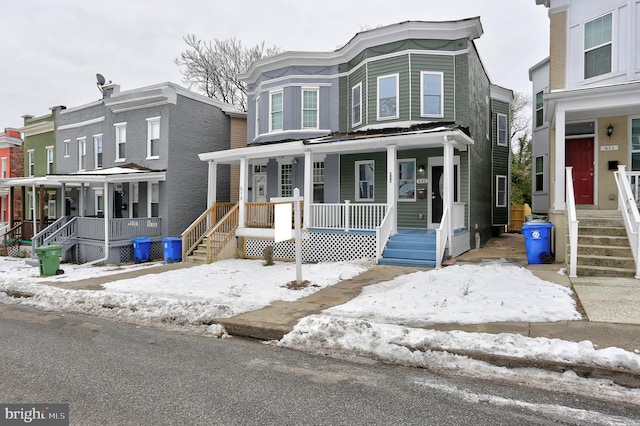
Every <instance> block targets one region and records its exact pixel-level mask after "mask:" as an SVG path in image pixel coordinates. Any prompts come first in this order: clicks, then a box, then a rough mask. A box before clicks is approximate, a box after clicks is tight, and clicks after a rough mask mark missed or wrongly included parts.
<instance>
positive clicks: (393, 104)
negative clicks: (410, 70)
mask: <svg viewBox="0 0 640 426" xmlns="http://www.w3.org/2000/svg"><path fill="white" fill-rule="evenodd" d="M398 78H399V74H393V75H385V76H381V77H378V120H388V119H392V118H398V117H399V115H398V110H399V104H398V101H399V99H398V98H399V96H398Z"/></svg>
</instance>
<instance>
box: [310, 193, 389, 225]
mask: <svg viewBox="0 0 640 426" xmlns="http://www.w3.org/2000/svg"><path fill="white" fill-rule="evenodd" d="M311 213H312V214H311V217H312V218H313V222H312V225H311V226H312V227H314V228H321V229H339V230H344V231H350V230H363V231H373V230H375V229H376V227H378V226H380V225H381V224H382V222H383V220H384V218H385V215H386V213H387V205H386V204H373V203H359V204H352V203H351V202H350V201H349V200H346V201H345V202H344V203H336V204H333V203H327V204H312V205H311Z"/></svg>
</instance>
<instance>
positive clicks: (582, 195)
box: [565, 138, 593, 204]
mask: <svg viewBox="0 0 640 426" xmlns="http://www.w3.org/2000/svg"><path fill="white" fill-rule="evenodd" d="M565 147H566V159H565V164H566V165H567V167H573V191H574V193H575V196H576V204H593V138H580V139H567V140H566V143H565Z"/></svg>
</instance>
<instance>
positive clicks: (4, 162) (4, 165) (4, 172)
mask: <svg viewBox="0 0 640 426" xmlns="http://www.w3.org/2000/svg"><path fill="white" fill-rule="evenodd" d="M7 177H8V176H7V157H2V179H6V178H7Z"/></svg>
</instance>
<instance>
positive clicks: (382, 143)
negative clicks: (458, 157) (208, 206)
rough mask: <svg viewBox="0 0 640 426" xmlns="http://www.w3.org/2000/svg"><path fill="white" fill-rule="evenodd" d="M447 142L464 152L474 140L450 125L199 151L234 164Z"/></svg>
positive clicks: (206, 158)
mask: <svg viewBox="0 0 640 426" xmlns="http://www.w3.org/2000/svg"><path fill="white" fill-rule="evenodd" d="M447 142H450V143H453V144H454V146H455V147H456V148H457V149H459V150H461V151H464V150H466V149H467V146H469V145H473V143H474V142H473V139H471V138H470V137H469V136H467V135H466V134H465V133H464V132H463V131H461V130H457V129H455V130H454V129H451V128H445V127H442V128H435V129H430V130H418V131H414V132H402V133H390V134H384V133H382V132H381V133H379V134H366V135H357V136H353V135H351V136H348V137H347V136H345V139H341V138H337V137H335V136H328V137H323V138H319V139H313V140H304V141H303V140H299V141H293V142H282V143H274V144H268V145H259V146H250V147H244V148H236V149H230V150H226V151H216V152H206V153H202V154H198V157H199V158H200V160H202V161H213V162H216V163H221V164H232V163H237V162H239V161H240V159H242V158H244V159H247V160H252V159H260V158H274V157H281V156H293V155H303V154H304V153H305V152H307V151H310V152H312V153H315V154H328V153H332V154H350V153H357V152H372V151H384V150H386V148H387V146H393V145H395V146H396V147H397V149H399V150H402V149H415V148H437V147H442V146H443V144H445V143H447Z"/></svg>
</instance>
